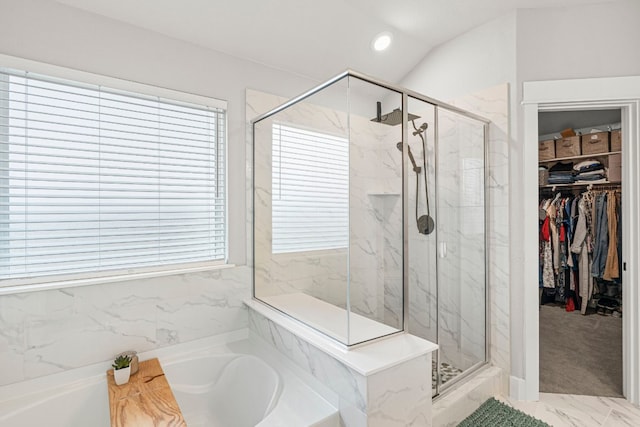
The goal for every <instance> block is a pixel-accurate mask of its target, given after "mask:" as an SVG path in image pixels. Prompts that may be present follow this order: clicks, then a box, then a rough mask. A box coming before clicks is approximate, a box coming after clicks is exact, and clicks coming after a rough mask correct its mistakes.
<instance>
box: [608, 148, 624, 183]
mask: <svg viewBox="0 0 640 427" xmlns="http://www.w3.org/2000/svg"><path fill="white" fill-rule="evenodd" d="M607 179H608V180H609V181H611V182H620V181H622V154H620V153H618V154H612V155H610V156H609V172H608V176H607Z"/></svg>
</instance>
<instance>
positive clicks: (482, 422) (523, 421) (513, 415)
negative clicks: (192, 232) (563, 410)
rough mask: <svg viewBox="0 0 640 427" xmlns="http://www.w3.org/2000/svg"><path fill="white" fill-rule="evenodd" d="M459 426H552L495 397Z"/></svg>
mask: <svg viewBox="0 0 640 427" xmlns="http://www.w3.org/2000/svg"><path fill="white" fill-rule="evenodd" d="M458 427H551V426H550V425H549V424H547V423H544V422H542V421H540V420H537V419H535V418H533V417H531V416H529V415H527V414H525V413H524V412H521V411H518V410H517V409H513V408H512V407H511V406H508V405H505V404H504V403H502V402H498V401H497V400H496V399H494V398H493V397H492V398H491V399H489V400H487V401H486V402H484V403H483V404H482V405H481V406H480V407H479V408H478V409H476V411H475V412H474V413H473V414H471V415H469V416H468V417H467V418H465V419H464V420H463V421H462V422H461V423H460V424H458Z"/></svg>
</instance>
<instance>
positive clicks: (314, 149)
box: [272, 124, 349, 253]
mask: <svg viewBox="0 0 640 427" xmlns="http://www.w3.org/2000/svg"><path fill="white" fill-rule="evenodd" d="M272 157H273V163H272V165H273V166H272V174H273V175H272V183H273V196H272V197H273V200H272V209H273V214H272V226H273V243H272V251H273V253H283V252H299V251H311V250H321V249H336V248H346V247H347V246H348V244H349V144H348V140H347V139H346V138H341V137H338V136H333V135H328V134H324V133H319V132H315V131H311V130H305V129H299V128H295V127H291V126H286V125H283V124H274V125H273V148H272Z"/></svg>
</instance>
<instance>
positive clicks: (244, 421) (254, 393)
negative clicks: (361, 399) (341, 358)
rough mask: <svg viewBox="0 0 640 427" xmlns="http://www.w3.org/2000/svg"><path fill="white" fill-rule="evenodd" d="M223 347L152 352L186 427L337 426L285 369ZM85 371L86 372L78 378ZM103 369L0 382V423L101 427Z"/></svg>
mask: <svg viewBox="0 0 640 427" xmlns="http://www.w3.org/2000/svg"><path fill="white" fill-rule="evenodd" d="M241 347H242V346H241ZM245 347H246V346H245ZM221 351H225V352H224V353H221ZM228 351H229V349H228V348H226V347H224V348H222V349H221V348H215V349H209V350H206V351H203V350H199V351H197V352H194V353H191V355H186V356H185V355H181V356H175V355H170V356H168V357H162V356H160V362H161V364H162V367H163V369H164V371H165V375H166V377H167V380H168V381H169V384H171V388H172V390H173V393H174V395H175V397H176V400H177V401H178V404H179V405H180V409H181V411H182V413H183V415H184V417H185V420H186V422H187V425H188V426H189V427H204V426H206V427H253V426H259V427H275V426H286V427H298V426H300V427H303V426H304V427H307V426H313V427H325V426H327V427H335V426H338V425H339V416H338V412H337V410H336V408H335V407H334V406H332V405H330V404H328V403H327V401H326V400H324V399H323V398H322V397H320V396H319V395H318V394H316V393H315V392H314V391H313V390H311V389H310V388H309V387H308V386H307V385H305V384H304V383H303V382H302V381H301V380H300V379H299V378H298V377H296V376H295V375H294V374H292V372H291V371H289V370H287V369H286V368H283V367H282V366H279V367H278V370H276V369H274V368H273V367H272V366H270V365H269V364H267V363H265V362H263V361H262V360H260V358H258V357H257V356H256V355H251V354H245V353H229V352H228ZM196 355H197V356H196ZM146 358H148V357H145V355H144V354H143V355H141V360H144V359H146ZM91 369H92V370H93V374H91V375H85V376H84V377H83V378H82V379H78V377H79V376H82V375H84V374H85V373H86V372H91ZM96 369H97V371H96ZM105 370H106V368H105V366H93V367H88V368H81V369H78V370H76V371H78V372H79V373H78V372H75V373H74V372H73V371H69V372H65V373H62V374H55V375H51V376H49V377H43V378H40V379H37V380H33V381H32V382H31V383H22V384H14V385H9V386H4V387H0V427H40V426H47V427H88V426H90V427H109V426H110V417H109V397H108V394H107V384H106V379H105V376H104V373H101V374H95V372H104V371H105ZM69 378H74V380H73V382H70V381H69ZM55 384H64V385H55ZM52 385H55V386H52ZM33 390H38V391H37V392H35V393H34V392H33ZM18 395H19V396H20V397H15V396H18ZM132 427H135V426H132Z"/></svg>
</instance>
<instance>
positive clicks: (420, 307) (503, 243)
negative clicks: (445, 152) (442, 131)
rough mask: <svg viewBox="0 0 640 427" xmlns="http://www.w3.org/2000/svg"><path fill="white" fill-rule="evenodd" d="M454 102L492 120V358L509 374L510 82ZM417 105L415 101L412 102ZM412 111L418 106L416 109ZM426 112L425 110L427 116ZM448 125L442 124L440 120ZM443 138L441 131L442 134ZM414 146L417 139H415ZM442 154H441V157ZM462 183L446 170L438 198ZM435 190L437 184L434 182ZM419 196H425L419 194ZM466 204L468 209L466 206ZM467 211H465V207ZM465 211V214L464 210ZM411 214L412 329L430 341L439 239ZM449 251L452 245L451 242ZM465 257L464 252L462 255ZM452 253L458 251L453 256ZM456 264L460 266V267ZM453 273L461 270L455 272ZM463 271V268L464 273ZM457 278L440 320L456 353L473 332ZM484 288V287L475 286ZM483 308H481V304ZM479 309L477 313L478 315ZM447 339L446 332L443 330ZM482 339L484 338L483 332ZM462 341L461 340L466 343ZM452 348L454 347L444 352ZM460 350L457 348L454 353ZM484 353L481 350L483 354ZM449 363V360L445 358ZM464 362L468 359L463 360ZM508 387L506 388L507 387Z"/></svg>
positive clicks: (447, 290)
mask: <svg viewBox="0 0 640 427" xmlns="http://www.w3.org/2000/svg"><path fill="white" fill-rule="evenodd" d="M450 103H451V104H453V105H456V106H458V107H461V108H463V109H465V110H467V111H471V112H474V113H476V114H479V115H481V116H483V117H486V118H488V119H489V120H491V124H490V128H489V137H490V140H489V146H488V149H489V153H488V164H487V167H488V175H489V178H488V182H487V204H488V216H487V230H486V233H487V242H488V245H487V254H486V262H487V263H488V264H487V268H488V284H489V307H488V308H489V315H490V316H489V320H490V325H489V326H490V327H489V333H490V337H489V342H490V357H491V362H492V363H493V364H494V365H496V366H498V367H500V368H502V369H503V370H504V372H505V373H507V374H508V372H509V367H510V361H509V359H510V356H509V282H508V276H509V268H508V259H509V247H508V236H507V230H508V224H509V218H508V208H509V202H508V188H509V184H508V147H509V146H508V138H509V86H508V85H507V84H504V85H498V86H495V87H491V88H488V89H486V90H482V91H479V92H477V93H474V94H470V95H468V96H465V97H461V98H459V99H456V100H453V101H450ZM410 108H412V105H410ZM412 110H413V108H412ZM422 113H424V114H422ZM417 114H419V115H422V116H423V117H429V115H428V114H427V113H426V112H418V113H417ZM440 126H443V123H440ZM441 138H442V135H441ZM429 140H432V136H431V135H429ZM412 144H413V143H412ZM431 147H432V145H431V146H430V147H429V146H428V149H427V151H428V153H429V154H428V158H427V159H428V171H429V175H428V179H429V182H430V183H434V182H435V181H434V179H435V170H434V167H433V165H434V164H435V157H434V153H433V151H432V148H431ZM419 148H420V147H414V146H413V145H412V149H413V152H414V155H415V156H416V161H417V162H419V163H420V162H421V155H417V154H416V153H421V151H419V150H418V149H419ZM439 158H440V156H439ZM408 184H409V191H408V197H409V207H410V208H411V209H413V207H414V206H415V205H414V203H415V181H414V180H413V179H410V180H409V183H408ZM458 185H459V182H457V181H456V176H455V175H450V176H449V180H447V179H446V178H445V176H443V175H442V174H440V176H439V177H438V191H439V193H438V196H439V197H443V196H444V195H445V194H446V193H441V191H443V190H442V187H444V188H446V187H449V188H453V187H452V186H458ZM430 186H431V188H434V186H433V185H432V184H431V185H430ZM419 197H424V196H422V195H420V196H419ZM429 197H430V200H431V201H434V200H435V193H434V192H433V191H432V190H430V192H429ZM433 206H434V204H433V202H432V216H434V219H435V221H436V224H439V216H442V217H443V218H447V217H448V218H451V219H452V220H453V221H455V222H459V218H458V216H459V215H458V214H459V213H460V212H459V210H458V209H456V208H450V209H449V210H446V208H445V209H440V211H439V212H437V213H435V212H434V210H435V209H434V208H433ZM467 208H468V207H466V208H465V209H467ZM464 212H466V210H465V211H464ZM465 215H466V213H465ZM409 217H410V225H409V232H410V234H409V251H410V254H409V257H410V258H409V287H410V288H409V292H410V301H409V331H410V332H411V333H413V334H414V335H417V336H420V337H423V338H425V339H428V340H431V341H434V342H435V341H436V337H437V331H436V321H437V316H438V311H437V286H436V285H437V283H438V282H437V274H436V253H437V248H436V241H435V238H434V237H431V236H424V235H421V234H419V233H418V232H417V231H416V229H415V224H414V223H413V222H414V221H415V220H413V219H412V215H409ZM464 227H467V225H465V222H464V221H463V222H462V224H459V227H458V230H460V231H463V233H464V234H465V236H466V237H465V239H467V240H468V236H469V233H468V231H469V230H466V229H464ZM474 247H475V248H480V242H469V248H474ZM448 250H449V251H451V250H453V248H451V246H448ZM460 255H461V256H463V257H464V256H465V255H464V253H461V254H460ZM452 256H453V254H452ZM456 268H457V267H456ZM455 271H456V270H455V269H454V270H453V273H451V272H450V273H449V274H457V273H455ZM465 271H466V274H467V275H468V274H470V272H472V271H473V270H471V269H465ZM460 273H462V271H461V272H460ZM457 280H458V278H457V277H449V278H448V279H447V280H446V281H443V282H442V285H443V288H444V289H443V291H442V292H441V293H442V294H443V295H442V297H443V304H442V307H441V316H442V318H441V319H440V320H441V323H445V322H448V323H447V324H445V325H443V329H445V330H448V331H449V332H448V336H449V337H448V338H449V339H448V343H449V344H447V339H445V340H444V342H442V343H441V346H442V347H443V355H444V356H445V359H446V355H447V354H451V355H453V354H456V353H457V352H458V350H457V344H454V343H455V342H456V339H457V338H458V337H462V336H465V337H467V336H470V334H469V333H467V332H464V333H463V331H465V330H468V329H467V326H464V322H462V323H461V322H460V319H459V316H458V308H457V307H458V306H460V304H463V305H464V307H465V308H466V307H467V305H468V299H467V298H466V297H464V300H461V299H460V296H459V295H457V294H456V293H455V287H453V286H449V284H451V285H453V284H456V283H460V282H459V281H457ZM476 290H479V288H476ZM476 307H477V308H479V306H476ZM477 315H478V313H476V314H474V315H473V316H474V317H475V316H477ZM463 326H464V328H465V329H463ZM444 335H445V337H446V336H447V333H445V334H444ZM478 337H479V336H478ZM477 344H478V343H475V344H474V343H472V342H469V343H465V344H464V346H465V347H469V346H471V347H474V345H475V346H476V348H478V347H477ZM460 345H462V341H461V344H460ZM445 349H448V350H449V351H445ZM453 350H455V351H453ZM478 354H479V352H478ZM444 361H445V362H446V360H444ZM461 361H464V359H461ZM505 378H506V376H505ZM505 386H506V385H505ZM505 390H506V389H505Z"/></svg>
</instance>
